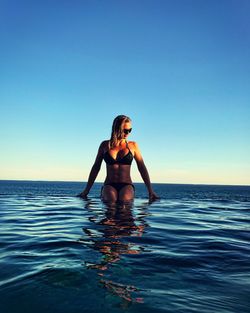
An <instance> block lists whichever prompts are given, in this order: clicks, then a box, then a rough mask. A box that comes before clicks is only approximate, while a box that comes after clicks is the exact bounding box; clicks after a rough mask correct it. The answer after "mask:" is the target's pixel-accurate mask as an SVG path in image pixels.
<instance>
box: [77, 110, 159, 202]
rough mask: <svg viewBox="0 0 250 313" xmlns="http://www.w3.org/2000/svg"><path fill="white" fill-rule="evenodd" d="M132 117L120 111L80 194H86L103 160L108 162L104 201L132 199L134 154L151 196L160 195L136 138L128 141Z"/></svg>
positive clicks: (83, 196)
mask: <svg viewBox="0 0 250 313" xmlns="http://www.w3.org/2000/svg"><path fill="white" fill-rule="evenodd" d="M131 130H132V127H131V119H130V118H129V117H128V116H125V115H118V116H117V117H116V118H115V119H114V121H113V126H112V132H111V138H110V140H104V141H103V142H102V143H101V144H100V146H99V150H98V153H97V156H96V159H95V163H94V165H93V166H92V169H91V171H90V174H89V178H88V182H87V185H86V187H85V189H84V190H83V191H82V192H81V193H80V194H79V195H78V196H79V197H82V198H86V196H87V195H88V193H89V191H90V189H91V187H92V185H93V184H94V181H95V179H96V177H97V175H98V173H99V171H100V168H101V163H102V160H103V159H104V161H105V162H106V164H107V176H106V179H105V181H104V186H103V187H102V193H101V196H102V199H103V201H105V202H109V203H115V202H117V201H118V200H119V201H122V202H127V201H131V200H133V198H134V189H135V188H134V185H133V184H132V180H131V177H130V168H131V163H132V161H133V158H134V159H135V160H136V163H137V167H138V170H139V172H140V174H141V177H142V179H143V181H144V183H145V185H146V187H147V189H148V194H149V199H150V200H155V199H157V198H158V196H157V195H156V194H155V192H154V191H153V189H152V186H151V182H150V178H149V174H148V171H147V168H146V166H145V164H144V162H143V158H142V155H141V153H140V150H139V148H138V145H137V143H136V142H134V141H127V137H128V135H129V133H130V132H131Z"/></svg>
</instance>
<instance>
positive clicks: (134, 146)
mask: <svg viewBox="0 0 250 313" xmlns="http://www.w3.org/2000/svg"><path fill="white" fill-rule="evenodd" d="M128 144H129V146H130V147H131V148H133V149H134V150H137V149H138V144H137V142H136V141H129V142H128Z"/></svg>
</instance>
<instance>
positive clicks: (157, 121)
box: [0, 0, 250, 185]
mask: <svg viewBox="0 0 250 313" xmlns="http://www.w3.org/2000/svg"><path fill="white" fill-rule="evenodd" d="M0 26H1V27H0V45H1V49H0V116H1V119H0V120H1V123H0V134H1V137H0V138H1V139H0V143H1V153H0V161H1V162H0V179H31V180H66V181H67V180H69V181H86V180H87V178H88V174H89V171H90V168H91V166H92V164H93V161H94V159H95V156H96V153H97V149H98V146H99V144H100V142H101V141H102V140H105V139H108V138H109V137H110V131H111V125H112V121H113V119H114V117H115V116H116V115H118V114H125V115H128V116H130V117H131V118H132V121H133V125H132V126H133V132H132V134H131V135H130V140H133V141H136V142H138V144H139V147H140V149H141V152H142V155H143V157H144V161H145V164H146V165H147V168H148V170H149V173H150V177H151V180H152V182H164V183H205V184H206V183H207V184H245V185H250V141H249V138H250V123H249V117H250V36H249V35H250V1H248V0H233V1H232V0H210V1H205V0H172V1H168V0H165V1H164V0H150V1H148V0H133V1H132V0H126V1H125V0H120V1H119V0H116V1H115V0H114V1H110V0H105V1H104V0H102V1H101V0H99V1H95V0H92V1H90V0H86V1H80V0H75V1H72V0H71V1H69V0H67V1H66V0H60V1H59V0H58V1H53V0H50V1H47V0H45V1H44V0H43V1H33V0H30V1H27V0H23V1H18V0H16V1H13V0H8V1H7V0H6V1H5V0H3V1H0ZM104 178H105V165H104V163H103V165H102V169H101V172H100V173H99V175H98V177H97V180H96V181H103V179H104ZM132 179H133V180H134V181H135V182H141V181H142V179H141V177H140V175H139V173H138V170H137V168H136V164H135V163H133V167H132Z"/></svg>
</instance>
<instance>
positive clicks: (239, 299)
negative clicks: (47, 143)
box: [0, 182, 250, 313]
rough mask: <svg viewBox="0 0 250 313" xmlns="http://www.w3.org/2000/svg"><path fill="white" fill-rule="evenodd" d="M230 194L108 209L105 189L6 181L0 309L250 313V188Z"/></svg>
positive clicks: (208, 192) (173, 197)
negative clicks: (84, 195) (85, 191)
mask: <svg viewBox="0 0 250 313" xmlns="http://www.w3.org/2000/svg"><path fill="white" fill-rule="evenodd" d="M228 188H229V187H226V186H225V187H224V188H222V187H216V186H214V187H209V186H203V187H199V186H189V185H187V186H180V185H176V186H169V185H156V188H155V189H156V192H157V193H158V194H160V195H161V200H159V201H156V202H153V203H151V204H150V203H148V201H147V199H146V197H145V193H144V189H143V187H142V185H139V184H138V185H136V189H137V198H136V199H135V201H134V203H133V204H132V205H125V206H122V205H116V206H107V205H105V204H103V203H102V202H101V201H100V198H99V196H98V195H99V189H100V188H99V186H98V185H97V187H96V189H94V191H93V195H92V197H90V198H89V199H88V200H82V199H79V198H76V197H75V195H76V194H77V193H78V191H79V185H77V184H73V183H72V184H70V183H65V184H63V183H58V184H56V183H40V184H38V183H36V184H34V183H28V182H26V183H21V182H17V183H16V185H15V184H14V183H13V182H12V183H11V186H10V185H8V183H6V182H5V183H3V182H2V183H1V185H0V208H1V210H0V222H1V242H0V247H1V255H0V261H1V266H0V274H1V275H0V277H1V280H0V299H1V300H0V311H1V312H3V313H17V312H27V313H29V312H32V313H33V312H44V310H46V311H47V312H56V313H57V312H58V313H59V312H60V313H61V312H75V311H87V312H99V311H101V312H103V311H105V312H106V311H107V312H110V311H112V312H121V311H124V310H125V311H129V312H138V310H139V311H142V312H230V313H231V312H236V311H240V312H248V308H249V297H248V295H249V292H250V284H249V281H250V280H249V278H250V277H249V275H250V271H249V239H250V235H249V221H250V219H249V211H250V204H249V203H250V202H249V200H250V193H249V191H250V188H249V187H244V188H243V189H241V188H240V187H238V188H237V187H231V189H228ZM53 190H56V191H57V193H56V195H55V193H54V194H53ZM60 193H61V194H60ZM229 194H230V195H231V196H230V195H229Z"/></svg>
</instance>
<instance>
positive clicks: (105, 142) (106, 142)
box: [100, 140, 109, 150]
mask: <svg viewBox="0 0 250 313" xmlns="http://www.w3.org/2000/svg"><path fill="white" fill-rule="evenodd" d="M108 147H109V140H103V141H102V142H101V144H100V148H102V149H104V150H107V148H108Z"/></svg>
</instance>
